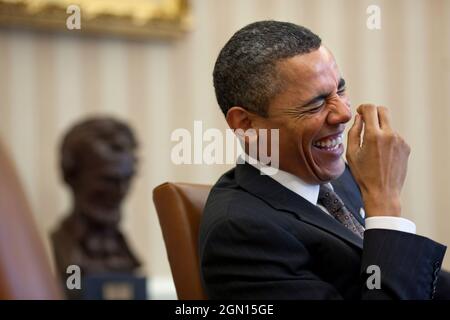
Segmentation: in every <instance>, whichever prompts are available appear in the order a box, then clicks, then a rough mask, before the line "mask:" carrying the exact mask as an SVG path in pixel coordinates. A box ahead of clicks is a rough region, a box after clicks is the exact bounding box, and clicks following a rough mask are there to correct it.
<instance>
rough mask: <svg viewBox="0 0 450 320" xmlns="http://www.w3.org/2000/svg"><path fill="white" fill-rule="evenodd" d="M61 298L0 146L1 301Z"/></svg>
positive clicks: (11, 169) (19, 190)
mask: <svg viewBox="0 0 450 320" xmlns="http://www.w3.org/2000/svg"><path fill="white" fill-rule="evenodd" d="M60 297H61V295H60V291H59V287H58V286H57V284H56V279H55V278H54V277H53V275H52V273H51V269H50V264H49V261H48V260H47V255H46V252H45V249H44V246H43V243H42V242H41V239H40V237H39V234H38V231H37V228H36V225H35V223H34V221H33V217H32V214H31V211H30V207H29V205H28V203H27V201H26V198H25V194H24V192H23V189H22V187H21V184H20V182H19V179H18V176H17V174H16V170H15V168H14V165H13V163H12V161H11V160H10V158H9V157H8V155H7V153H6V150H5V147H4V145H2V144H1V143H0V299H58V298H60Z"/></svg>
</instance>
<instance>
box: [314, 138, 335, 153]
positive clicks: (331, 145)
mask: <svg viewBox="0 0 450 320" xmlns="http://www.w3.org/2000/svg"><path fill="white" fill-rule="evenodd" d="M341 143H342V135H339V136H337V137H336V138H334V139H327V140H322V141H316V142H315V143H314V145H315V146H316V147H319V148H326V149H330V150H334V149H337V147H338V146H339V145H340V144H341Z"/></svg>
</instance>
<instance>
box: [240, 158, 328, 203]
mask: <svg viewBox="0 0 450 320" xmlns="http://www.w3.org/2000/svg"><path fill="white" fill-rule="evenodd" d="M247 157H248V160H249V161H247V163H248V164H250V165H252V166H253V167H255V168H256V169H258V170H260V171H261V168H262V166H263V165H262V164H261V163H260V162H259V161H257V160H256V159H254V158H252V157H250V156H247ZM268 176H269V177H270V178H272V179H273V180H275V181H276V182H278V183H279V184H281V185H282V186H283V187H285V188H287V189H289V190H291V191H292V192H295V193H296V194H298V195H299V196H300V197H302V198H304V199H306V200H307V201H308V202H310V203H312V204H313V205H317V198H318V197H319V189H320V185H318V184H308V183H306V182H304V181H303V180H302V179H300V178H299V177H297V176H295V175H293V174H292V173H289V172H286V171H283V170H281V169H278V170H277V171H276V172H275V173H274V174H271V175H268Z"/></svg>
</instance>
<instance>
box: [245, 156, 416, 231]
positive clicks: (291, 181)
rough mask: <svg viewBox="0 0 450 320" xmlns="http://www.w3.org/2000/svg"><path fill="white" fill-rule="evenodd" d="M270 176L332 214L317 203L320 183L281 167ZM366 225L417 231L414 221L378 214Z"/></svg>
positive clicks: (366, 220) (369, 219)
mask: <svg viewBox="0 0 450 320" xmlns="http://www.w3.org/2000/svg"><path fill="white" fill-rule="evenodd" d="M250 160H251V161H248V163H249V164H250V165H252V166H254V167H255V168H257V169H258V170H260V171H261V168H263V166H264V165H262V164H261V163H260V162H259V161H256V160H255V159H250ZM268 176H269V177H270V178H272V179H274V180H275V181H277V182H278V183H279V184H281V185H282V186H284V187H286V188H287V189H289V190H291V191H292V192H295V193H296V194H298V195H299V196H301V197H302V198H304V199H306V200H307V201H309V202H310V203H312V204H313V205H315V206H318V207H319V208H321V209H322V210H323V211H324V212H326V213H327V214H330V213H329V212H328V211H327V210H326V209H325V208H324V207H323V206H321V205H320V204H317V199H318V197H319V189H320V185H317V184H316V185H312V184H307V183H305V182H304V181H302V180H301V179H300V178H299V177H297V176H295V175H293V174H291V173H289V172H286V171H283V170H280V169H278V170H277V171H276V172H275V173H274V174H271V175H268ZM329 186H330V187H331V188H332V189H333V186H332V185H331V183H330V184H329ZM359 214H360V215H361V216H362V217H363V218H365V212H364V208H360V212H359ZM365 225H366V227H365V229H366V230H369V229H389V230H396V231H402V232H408V233H414V234H415V233H416V225H415V224H414V222H412V221H411V220H408V219H405V218H401V217H391V216H377V217H370V218H365Z"/></svg>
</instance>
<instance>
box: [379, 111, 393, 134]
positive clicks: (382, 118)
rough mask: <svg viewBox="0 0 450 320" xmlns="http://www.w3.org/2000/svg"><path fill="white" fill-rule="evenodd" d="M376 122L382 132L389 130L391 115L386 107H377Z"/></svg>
mask: <svg viewBox="0 0 450 320" xmlns="http://www.w3.org/2000/svg"><path fill="white" fill-rule="evenodd" d="M378 121H379V122H380V128H381V129H382V130H390V129H391V115H390V112H389V109H388V108H386V107H378Z"/></svg>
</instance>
